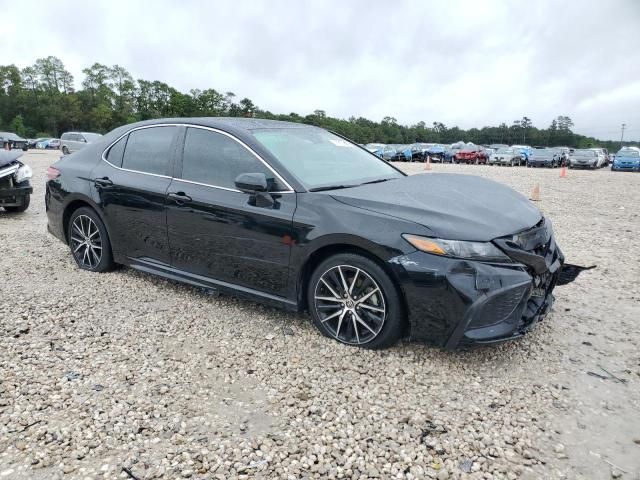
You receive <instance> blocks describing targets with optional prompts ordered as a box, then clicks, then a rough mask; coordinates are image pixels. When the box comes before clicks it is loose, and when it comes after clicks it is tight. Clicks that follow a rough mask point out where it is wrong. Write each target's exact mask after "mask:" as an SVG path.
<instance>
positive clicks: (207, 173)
mask: <svg viewBox="0 0 640 480" xmlns="http://www.w3.org/2000/svg"><path fill="white" fill-rule="evenodd" d="M47 175H48V178H49V180H48V181H47V185H46V210H47V216H48V229H49V231H50V232H51V233H53V234H54V235H55V236H56V237H58V238H59V239H60V240H62V241H63V242H65V243H67V244H69V246H70V249H71V252H72V254H73V257H74V259H75V261H76V263H77V264H78V266H79V267H80V268H83V269H86V270H91V271H96V272H103V271H106V270H109V269H111V268H112V267H113V266H114V263H119V264H125V265H129V266H131V267H133V268H136V269H138V270H142V271H144V272H150V273H154V274H157V275H161V276H163V277H166V278H170V279H173V280H178V281H181V282H186V283H189V284H192V285H197V286H200V287H205V288H212V289H219V290H223V291H226V292H233V293H236V294H240V295H246V296H248V297H250V298H253V299H258V300H260V301H263V302H266V303H268V304H272V305H276V306H280V307H284V308H287V309H291V310H296V311H302V310H305V309H307V310H309V312H310V314H311V316H312V318H313V321H314V323H315V324H316V326H317V327H318V328H319V329H320V330H321V331H322V332H323V333H324V334H325V335H327V336H330V337H333V338H335V339H337V340H339V341H341V342H344V343H347V344H351V345H359V346H363V347H369V348H381V347H385V346H389V345H391V344H393V343H394V342H395V341H396V340H397V339H398V338H400V337H401V336H403V335H408V336H410V338H411V339H415V340H426V341H430V342H433V343H435V344H437V345H440V346H444V347H447V348H454V347H457V346H460V345H464V344H471V343H488V342H495V341H501V340H505V339H510V338H514V337H517V336H520V335H522V334H523V333H524V332H525V331H526V330H528V329H529V328H530V327H531V326H532V325H534V324H535V323H536V322H537V321H538V320H540V319H541V318H542V317H543V316H544V315H545V314H546V313H547V312H548V311H549V309H550V307H551V304H552V302H553V295H552V290H553V288H554V286H555V284H556V281H557V279H558V275H559V272H560V269H561V266H562V263H563V256H562V253H561V251H560V249H559V247H558V245H557V244H556V242H555V238H554V235H553V232H552V228H551V222H550V221H549V220H548V219H547V218H545V217H543V215H542V214H541V213H540V211H539V210H538V209H537V208H536V207H535V206H534V205H533V204H532V203H531V202H529V201H528V200H527V199H526V198H525V197H523V196H522V195H520V194H518V193H516V192H515V191H513V190H512V189H510V188H508V187H506V186H504V185H502V184H499V183H496V182H492V181H490V180H486V179H483V178H480V177H476V176H467V175H459V174H433V173H432V174H424V175H413V176H406V175H405V174H404V173H402V172H401V171H400V170H398V169H396V168H395V167H393V166H392V165H389V164H388V163H387V162H385V161H383V160H381V159H380V158H378V157H376V156H375V155H373V154H371V153H370V152H368V151H367V150H365V149H364V148H361V147H360V146H358V145H357V144H355V143H352V142H351V141H349V140H347V139H345V138H343V137H341V136H338V135H336V134H333V133H329V132H327V131H325V130H323V129H321V128H317V127H313V126H309V125H303V124H295V123H286V122H276V121H267V120H257V119H224V118H191V119H168V120H167V119H165V120H153V121H146V122H141V123H135V124H132V125H127V126H124V127H120V128H118V129H116V130H114V131H112V132H111V133H109V134H107V135H105V137H104V138H103V139H100V140H99V141H97V142H96V143H94V144H91V145H88V146H87V147H86V148H85V149H83V150H81V151H79V152H77V153H74V154H71V155H68V156H66V157H63V158H62V159H61V160H59V161H58V162H57V163H56V164H55V165H53V166H52V167H50V168H49V170H48V173H47ZM505 205H509V206H510V208H509V209H505V208H504V206H505Z"/></svg>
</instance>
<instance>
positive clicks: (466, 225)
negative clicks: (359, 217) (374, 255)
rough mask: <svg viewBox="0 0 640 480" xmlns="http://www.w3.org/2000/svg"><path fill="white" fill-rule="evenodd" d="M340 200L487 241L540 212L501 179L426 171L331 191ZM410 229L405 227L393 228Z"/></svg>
mask: <svg viewBox="0 0 640 480" xmlns="http://www.w3.org/2000/svg"><path fill="white" fill-rule="evenodd" d="M331 196H332V197H333V198H334V199H335V200H337V201H339V202H342V203H346V204H348V205H351V206H354V207H358V208H363V209H366V210H371V211H374V212H378V213H382V214H386V215H390V216H393V217H397V218H401V219H403V220H407V221H410V222H414V223H417V224H420V225H423V226H424V227H426V228H428V229H429V230H431V231H432V232H433V235H434V236H436V237H439V238H446V239H451V240H475V241H483V242H486V241H489V240H493V239H494V238H497V237H502V236H505V235H509V234H513V233H517V232H520V231H522V230H525V229H527V228H530V227H533V226H534V225H536V224H537V223H538V222H539V221H540V220H541V218H542V214H541V213H540V211H539V210H538V209H537V208H536V207H535V206H534V205H533V204H532V203H531V202H530V201H529V200H527V199H526V198H525V197H524V196H523V195H521V194H519V193H518V192H516V191H515V190H513V189H511V188H509V187H507V186H506V185H503V184H501V183H497V182H494V181H492V180H487V179H484V178H481V177H477V176H474V175H459V174H447V173H428V174H420V175H411V176H408V177H402V178H401V179H398V180H390V181H387V182H383V183H377V184H370V185H362V186H360V187H354V188H348V189H344V190H339V191H335V192H332V193H331ZM399 233H411V232H399Z"/></svg>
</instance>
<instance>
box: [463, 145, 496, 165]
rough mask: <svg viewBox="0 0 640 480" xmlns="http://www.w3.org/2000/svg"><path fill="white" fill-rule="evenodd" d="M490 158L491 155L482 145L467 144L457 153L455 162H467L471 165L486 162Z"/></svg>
mask: <svg viewBox="0 0 640 480" xmlns="http://www.w3.org/2000/svg"><path fill="white" fill-rule="evenodd" d="M488 159H489V155H487V152H485V151H484V150H483V149H482V148H481V147H478V146H477V145H473V144H467V146H466V147H464V148H463V149H461V150H459V151H458V153H456V154H455V157H454V162H455V163H466V164H467V165H469V164H470V163H474V164H476V165H477V164H479V163H483V164H486V163H487V160H488Z"/></svg>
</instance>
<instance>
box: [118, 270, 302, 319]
mask: <svg viewBox="0 0 640 480" xmlns="http://www.w3.org/2000/svg"><path fill="white" fill-rule="evenodd" d="M126 260H127V261H126V264H127V265H128V266H130V267H131V268H135V269H136V270H139V271H141V272H145V273H151V274H153V275H158V276H160V277H163V278H167V279H169V280H175V281H177V282H181V283H186V284H189V285H193V286H196V287H201V288H206V289H209V290H215V291H220V292H223V293H228V294H230V295H235V296H239V297H242V298H247V299H249V300H253V301H257V302H260V303H264V304H265V305H271V306H274V307H278V308H283V309H285V310H290V311H298V304H297V303H296V302H295V301H293V300H289V299H288V298H285V297H279V296H277V295H271V294H269V293H264V292H260V291H259V290H254V289H253V288H248V287H243V286H241V285H236V284H233V283H228V282H223V281H221V280H216V279H213V278H211V277H205V276H202V275H196V274H194V273H189V272H186V271H184V270H180V269H178V268H174V267H171V266H170V265H166V264H163V263H158V262H155V261H153V260H151V259H146V258H131V257H126Z"/></svg>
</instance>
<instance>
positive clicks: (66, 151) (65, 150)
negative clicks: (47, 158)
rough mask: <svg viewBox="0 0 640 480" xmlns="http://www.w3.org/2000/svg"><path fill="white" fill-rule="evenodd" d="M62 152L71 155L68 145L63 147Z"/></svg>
mask: <svg viewBox="0 0 640 480" xmlns="http://www.w3.org/2000/svg"><path fill="white" fill-rule="evenodd" d="M62 154H63V155H69V149H68V148H67V146H66V145H64V146H63V147H62Z"/></svg>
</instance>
